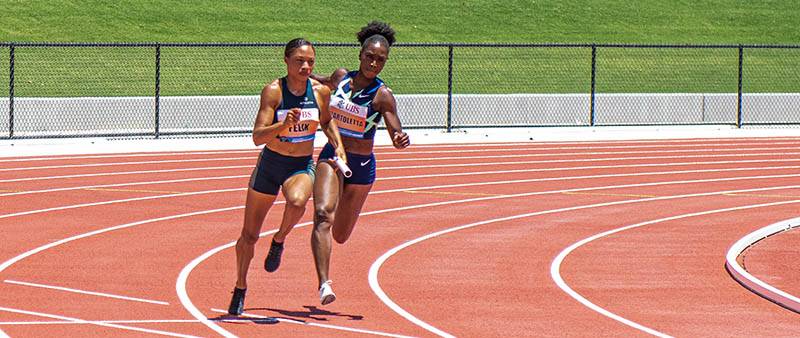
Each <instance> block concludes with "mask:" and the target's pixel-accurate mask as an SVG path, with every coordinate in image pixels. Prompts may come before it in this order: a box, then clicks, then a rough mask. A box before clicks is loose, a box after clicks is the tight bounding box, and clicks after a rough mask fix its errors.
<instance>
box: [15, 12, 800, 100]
mask: <svg viewBox="0 0 800 338" xmlns="http://www.w3.org/2000/svg"><path fill="white" fill-rule="evenodd" d="M793 7H794V5H792V3H791V2H790V1H758V2H753V1H719V0H714V1H682V0H681V1H652V0H643V1H637V2H631V1H622V0H608V1H603V2H597V1H590V0H582V1H495V0H482V1H442V2H437V3H435V4H431V3H430V2H427V1H409V0H400V1H393V2H385V3H383V2H363V1H338V2H330V1H327V2H325V1H305V2H301V1H285V2H266V1H260V2H256V1H229V2H219V1H207V0H200V1H191V2H189V1H152V0H140V1H130V0H128V1H117V2H107V1H94V0H87V1H66V0H53V1H22V0H6V1H3V2H0V12H1V13H3V15H2V16H0V41H21V42H152V41H158V42H278V43H282V42H285V41H287V40H289V39H291V38H294V37H297V36H304V37H306V38H308V39H310V40H312V41H318V42H355V32H356V31H357V30H358V29H359V28H360V27H361V26H363V25H364V24H365V23H366V22H367V21H369V20H371V19H381V20H384V21H387V22H389V23H391V24H392V25H393V27H394V28H395V29H396V30H397V32H398V34H397V37H398V41H399V42H434V43H440V42H456V43H458V42H479V43H546V42H557V43H645V44H654V43H658V44H739V43H745V44H800V30H798V29H796V23H797V22H800V11H797V10H794V8H793ZM357 51H358V50H357V48H349V47H319V48H318V49H317V53H318V64H317V68H316V71H317V72H318V73H325V74H327V73H330V72H331V71H332V70H333V69H335V68H337V67H341V66H344V67H347V68H351V69H352V68H354V67H356V66H357V60H356V56H357ZM0 52H2V54H0V60H2V63H0V64H5V65H6V66H2V67H0V68H4V69H3V70H0V78H8V67H7V65H8V59H7V55H8V48H0ZM281 52H282V51H281V48H266V47H258V48H254V47H246V48H209V47H204V48H183V47H164V48H162V51H161V79H160V80H161V83H160V84H161V94H162V95H245V94H246V95H255V94H257V93H258V92H259V91H260V89H261V88H262V87H263V86H264V84H265V83H266V82H268V81H270V80H271V79H274V78H276V77H279V76H281V75H282V74H283V73H284V72H285V66H284V65H283V63H282V58H281V56H282V53H281ZM737 53H738V51H737V50H736V49H633V48H599V49H598V53H597V56H598V58H597V86H596V88H597V90H598V92H735V91H736V89H737V88H736V87H737V77H738V54H737ZM453 62H454V73H453V80H454V86H453V91H454V92H455V93H585V92H588V91H589V89H590V86H591V83H590V75H591V49H590V48H525V49H522V48H456V49H455V50H454V58H453ZM447 63H448V51H447V48H445V47H396V48H393V49H392V54H391V60H390V61H389V63H388V65H387V67H386V68H385V70H384V73H382V74H381V77H382V78H384V79H385V80H386V81H387V83H389V84H390V86H391V87H392V88H393V89H394V90H395V92H397V93H405V94H410V93H446V92H447ZM15 67H16V86H15V90H16V95H18V96H22V97H24V96H56V97H63V96H140V95H142V96H144V95H153V91H154V88H155V50H154V48H89V47H86V48H61V47H59V48H40V47H19V46H18V47H16V63H15ZM744 70H745V73H744V74H745V82H744V83H745V90H746V91H750V92H800V81H798V80H797V79H798V78H800V50H798V49H792V50H761V49H747V50H745V61H744ZM2 82H5V81H2ZM3 86H5V88H6V89H5V90H6V92H7V91H8V89H7V88H8V85H7V84H4V85H3ZM2 88H3V87H1V86H0V89H2Z"/></svg>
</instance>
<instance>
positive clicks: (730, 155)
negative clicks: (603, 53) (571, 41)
mask: <svg viewBox="0 0 800 338" xmlns="http://www.w3.org/2000/svg"><path fill="white" fill-rule="evenodd" d="M773 155H777V156H782V157H791V156H794V155H800V152H795V153H749V154H719V155H687V156H639V157H606V158H587V159H559V160H534V161H506V162H477V163H453V164H430V165H413V166H396V167H378V168H377V170H396V169H420V168H448V167H471V166H497V165H515V164H548V163H584V162H603V161H629V160H656V159H685V158H714V157H747V156H750V157H754V156H773ZM507 157H508V156H506V158H507ZM510 157H524V156H517V155H513V156H510ZM465 158H472V159H480V158H481V157H479V156H478V157H465ZM383 161H386V160H382V161H381V162H383ZM747 161H750V162H758V160H743V162H747ZM767 161H782V160H781V159H771V160H764V162H767ZM785 161H795V160H791V159H789V160H785ZM727 162H732V161H716V162H715V161H707V163H727ZM697 163H703V162H697ZM662 165H666V164H662ZM240 168H253V166H252V165H241V166H222V167H199V168H178V169H162V170H136V171H115V172H101V173H89V174H73V175H59V176H36V177H23V178H13V179H5V180H0V183H10V182H24V181H36V180H53V179H62V178H78V177H97V176H114V175H134V174H150V173H166V172H184V171H204V170H221V169H240ZM379 179H380V178H379Z"/></svg>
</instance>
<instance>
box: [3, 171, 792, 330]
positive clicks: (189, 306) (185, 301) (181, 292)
mask: <svg viewBox="0 0 800 338" xmlns="http://www.w3.org/2000/svg"><path fill="white" fill-rule="evenodd" d="M708 181H709V182H713V181H716V180H713V179H712V180H708ZM659 184H667V183H664V182H659ZM671 184H677V183H675V182H672V183H671ZM648 185H650V184H649V183H645V184H632V185H626V186H628V187H633V186H648ZM617 187H621V186H617ZM798 187H800V186H781V187H768V188H755V189H744V190H729V191H723V192H715V193H701V194H694V195H696V196H705V195H715V194H721V193H737V192H750V191H765V190H775V189H787V188H798ZM600 189H609V187H592V188H580V189H566V190H556V191H546V192H529V193H521V194H513V195H502V196H490V197H479V198H469V199H463V200H454V201H445V202H436V203H429V204H419V205H412V206H407V207H400V208H392V209H382V210H375V211H370V212H364V213H362V214H361V216H367V215H373V214H382V213H387V212H391V211H402V210H411V209H419V208H426V207H434V206H442V205H448V204H458V203H467V202H475V201H485V200H493V199H501V198H514V197H523V196H534V195H543V194H552V193H560V192H569V191H586V190H600ZM653 199H659V198H648V199H643V200H653ZM661 199H663V198H661ZM637 201H639V200H637ZM616 203H619V202H616ZM609 205H613V204H609ZM311 224H312V222H306V223H300V224H297V225H295V228H299V227H304V226H307V225H311ZM276 231H277V230H270V231H266V232H262V233H261V234H259V237H264V236H267V235H270V234H272V233H274V232H276ZM234 245H236V242H235V241H234V242H230V243H227V244H223V245H220V246H218V247H216V248H213V249H211V250H209V251H206V252H205V253H203V254H202V255H200V256H198V257H197V258H195V259H194V260H192V261H191V262H189V263H188V264H187V265H186V266H185V267H184V268H183V270H181V272H180V274H179V275H178V279H177V281H176V282H175V289H176V291H177V293H178V298H179V299H180V301H181V304H182V305H183V307H184V308H186V310H187V311H189V313H191V314H192V316H194V317H195V318H196V319H198V320H200V321H201V322H202V323H203V324H205V325H206V326H208V327H209V328H211V329H212V330H214V331H216V332H217V333H219V334H221V335H222V336H224V337H235V335H233V334H232V333H231V332H229V331H227V330H225V329H223V328H222V327H221V326H219V325H217V324H215V323H213V322H211V321H210V320H208V318H206V316H205V315H204V314H203V313H202V312H201V311H200V309H198V308H197V307H196V306H195V305H194V303H192V300H191V298H189V295H188V292H187V291H186V284H187V280H188V279H189V274H191V272H192V270H194V269H195V268H196V267H197V266H198V265H200V263H202V262H203V261H205V260H206V259H208V258H209V257H211V256H213V255H215V254H217V253H219V252H220V251H222V250H224V249H227V248H231V247H233V246H234ZM0 271H2V270H0ZM370 273H372V268H370ZM376 273H377V272H376ZM375 278H377V277H375ZM376 281H377V279H376ZM370 285H372V284H370ZM373 290H375V289H374V288H373ZM376 294H377V293H376ZM379 298H380V296H379ZM387 306H389V304H388V303H387ZM390 308H392V307H391V306H390ZM392 309H393V310H394V308H392ZM412 323H415V324H417V323H416V322H414V321H412ZM423 328H424V327H423ZM426 329H427V328H426Z"/></svg>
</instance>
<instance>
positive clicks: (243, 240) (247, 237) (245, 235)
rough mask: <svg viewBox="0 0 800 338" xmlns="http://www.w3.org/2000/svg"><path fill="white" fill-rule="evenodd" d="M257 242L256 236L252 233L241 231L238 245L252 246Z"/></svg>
mask: <svg viewBox="0 0 800 338" xmlns="http://www.w3.org/2000/svg"><path fill="white" fill-rule="evenodd" d="M256 242H258V234H257V233H252V232H249V231H242V235H241V236H240V237H239V243H240V244H243V245H249V246H253V245H256Z"/></svg>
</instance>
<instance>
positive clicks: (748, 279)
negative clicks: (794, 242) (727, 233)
mask: <svg viewBox="0 0 800 338" xmlns="http://www.w3.org/2000/svg"><path fill="white" fill-rule="evenodd" d="M798 226H800V217H797V218H792V219H788V220H785V221H780V222H778V223H775V224H772V225H768V226H766V227H763V228H761V229H758V230H756V231H754V232H752V233H749V234H747V236H744V237H742V238H741V239H739V240H738V241H736V243H734V244H733V245H732V246H731V247H730V249H728V254H727V255H726V256H725V261H726V262H725V267H726V269H727V270H728V273H730V275H731V277H733V279H735V280H736V281H737V282H739V284H741V285H742V286H744V287H745V288H746V289H748V290H750V291H752V292H754V293H755V294H757V295H759V296H761V297H764V298H766V299H767V300H769V301H771V302H773V303H776V304H778V305H780V306H783V307H785V308H787V309H789V310H792V311H794V312H798V313H800V298H798V297H797V296H794V295H791V294H789V293H787V292H785V291H783V290H781V289H778V288H776V287H774V286H772V285H770V284H768V283H766V282H764V281H762V280H760V279H758V278H756V277H755V276H753V275H752V274H750V273H749V272H747V270H745V269H744V267H742V266H741V265H740V264H739V262H738V261H737V260H736V258H738V257H739V255H741V254H742V252H744V250H746V249H747V248H748V247H750V246H751V245H753V244H755V243H757V242H758V241H760V240H762V239H765V238H767V237H769V236H772V235H774V234H777V233H779V232H782V231H787V230H789V229H792V228H795V227H798Z"/></svg>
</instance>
